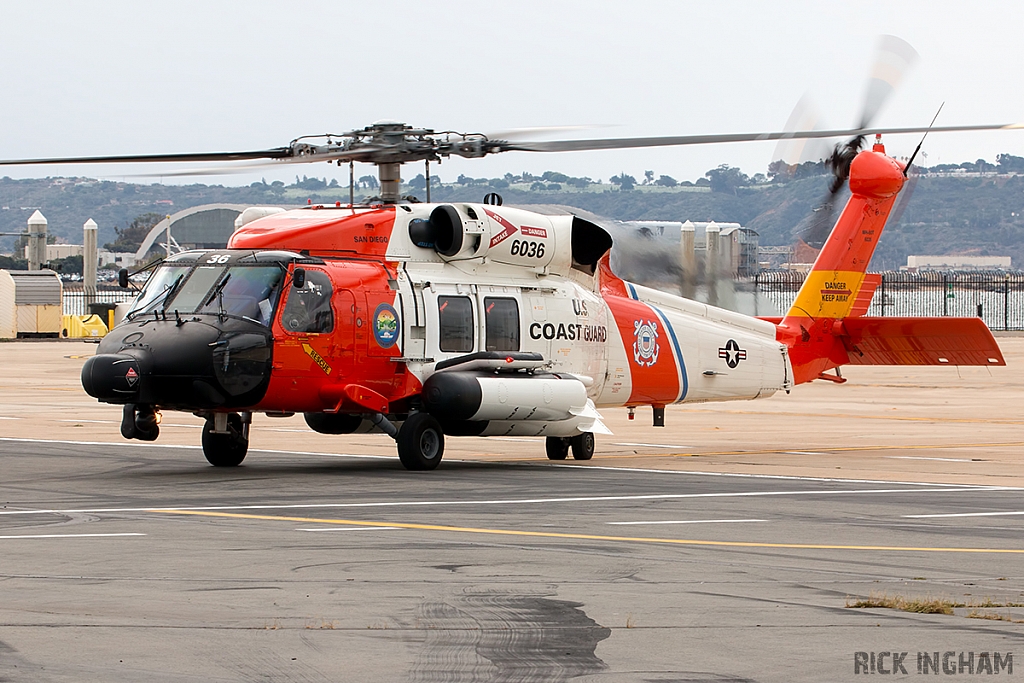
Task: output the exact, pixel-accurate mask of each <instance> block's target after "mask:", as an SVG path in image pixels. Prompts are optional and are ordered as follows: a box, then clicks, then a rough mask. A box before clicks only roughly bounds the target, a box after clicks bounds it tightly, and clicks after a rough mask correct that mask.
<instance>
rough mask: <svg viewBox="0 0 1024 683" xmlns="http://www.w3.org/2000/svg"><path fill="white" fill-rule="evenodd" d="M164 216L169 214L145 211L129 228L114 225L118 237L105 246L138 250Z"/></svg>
mask: <svg viewBox="0 0 1024 683" xmlns="http://www.w3.org/2000/svg"><path fill="white" fill-rule="evenodd" d="M164 218H167V216H165V215H164V214H162V213H144V214H142V215H141V216H136V217H135V220H133V221H132V222H131V224H129V225H128V227H127V228H119V227H117V226H114V232H115V233H116V234H117V239H116V240H114V241H113V242H108V243H107V244H104V245H103V248H104V249H109V250H110V251H121V252H135V251H138V250H139V247H140V246H142V240H144V239H146V235H148V234H149V231H150V230H152V229H153V226H154V225H156V224H157V223H159V222H160V221H162V220H163V219H164Z"/></svg>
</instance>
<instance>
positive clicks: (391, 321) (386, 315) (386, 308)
mask: <svg viewBox="0 0 1024 683" xmlns="http://www.w3.org/2000/svg"><path fill="white" fill-rule="evenodd" d="M372 329H373V338H374V339H376V340H377V344H379V345H380V347H381V348H382V349H390V348H391V347H392V346H394V345H395V343H396V342H398V332H399V329H400V325H399V322H398V311H396V310H395V308H394V306H392V305H391V304H381V305H380V306H377V310H376V311H374V313H373V328H372Z"/></svg>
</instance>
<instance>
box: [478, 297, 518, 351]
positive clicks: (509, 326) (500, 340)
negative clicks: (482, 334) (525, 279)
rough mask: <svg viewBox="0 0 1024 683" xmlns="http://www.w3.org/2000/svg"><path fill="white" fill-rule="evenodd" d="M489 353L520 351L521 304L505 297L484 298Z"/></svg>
mask: <svg viewBox="0 0 1024 683" xmlns="http://www.w3.org/2000/svg"><path fill="white" fill-rule="evenodd" d="M484 319H485V320H486V322H487V342H486V347H487V348H486V350H487V351H518V350H519V304H518V303H517V302H516V300H515V299H509V298H505V297H485V298H484Z"/></svg>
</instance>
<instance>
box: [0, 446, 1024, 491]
mask: <svg viewBox="0 0 1024 683" xmlns="http://www.w3.org/2000/svg"><path fill="white" fill-rule="evenodd" d="M0 441H2V439H0ZM542 466H543V467H571V468H573V469H577V470H584V471H590V470H594V471H612V472H639V473H641V474H674V475H677V476H698V477H736V478H738V479H779V480H783V481H822V482H830V483H837V484H891V485H898V486H948V487H950V488H951V489H955V490H960V489H965V488H976V489H979V490H991V491H1010V490H1013V491H1016V490H1024V488H1021V487H1017V486H1010V487H1007V486H984V485H981V484H942V483H939V482H934V481H889V480H886V479H839V478H836V477H798V476H794V475H786V474H744V473H740V472H706V471H701V470H659V469H652V468H648V467H613V466H609V465H575V464H570V463H561V464H556V463H545V464H544V465H542Z"/></svg>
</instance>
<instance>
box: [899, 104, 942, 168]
mask: <svg viewBox="0 0 1024 683" xmlns="http://www.w3.org/2000/svg"><path fill="white" fill-rule="evenodd" d="M944 106H946V103H945V102H943V103H942V104H940V105H939V111H937V112H935V116H933V117H932V122H931V123H929V124H928V130H926V131H925V132H924V135H922V136H921V142H919V143H917V149H915V150H914V153H913V154H911V155H910V159H909V160H908V161H907V165H906V166H904V167H903V177H904V178H906V177H907V173H909V172H910V165H911V164H912V163H914V159H916V158H917V153H918V152H920V151H921V145H923V144H924V139H925V138H926V137H928V133H929V131H931V129H932V126H934V125H935V120H936V119H937V118H939V114H940V113H941V112H942V108H943V107H944Z"/></svg>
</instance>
